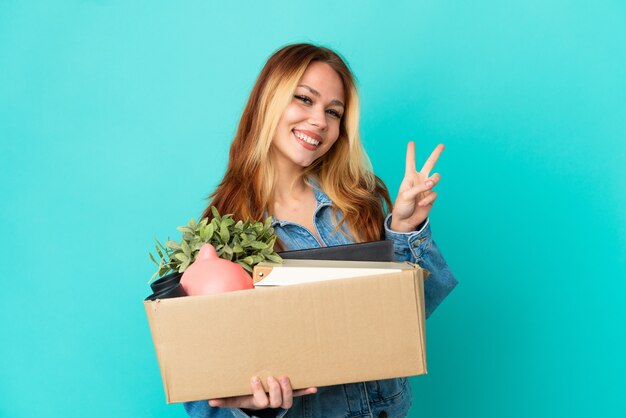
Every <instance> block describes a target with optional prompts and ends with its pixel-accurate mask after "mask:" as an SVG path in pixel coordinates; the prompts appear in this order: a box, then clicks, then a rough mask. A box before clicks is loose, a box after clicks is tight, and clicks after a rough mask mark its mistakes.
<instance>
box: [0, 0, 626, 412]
mask: <svg viewBox="0 0 626 418" xmlns="http://www.w3.org/2000/svg"><path fill="white" fill-rule="evenodd" d="M223 3H230V4H231V5H224V4H223ZM264 3H267V2H219V3H218V2H213V1H177V2H172V1H143V2H139V1H138V2H129V1H105V0H102V1H96V0H93V1H65V2H58V1H57V2H53V1H30V2H26V1H23V2H19V1H12V0H4V1H2V2H0V143H1V147H0V196H2V198H1V200H0V226H1V230H2V236H3V240H2V244H0V245H1V251H2V255H3V262H2V281H1V288H2V291H0V336H1V337H0V338H1V340H2V343H0V416H2V417H12V418H17V417H34V416H37V417H85V416H90V417H111V416H115V417H163V416H171V417H176V416H179V417H180V416H183V415H184V413H183V411H182V407H180V406H179V405H173V406H167V405H165V403H164V395H163V389H162V386H161V381H160V375H159V372H158V366H157V362H156V358H155V355H154V348H153V346H152V340H151V337H150V333H149V330H148V326H147V321H146V318H145V314H144V311H143V306H142V299H143V298H144V297H145V296H146V295H147V293H148V292H147V290H148V287H147V285H146V282H147V280H148V278H149V277H150V275H151V274H152V272H153V266H152V265H151V263H150V262H149V260H148V257H147V251H148V250H149V249H150V248H151V246H152V243H153V238H154V237H159V238H165V237H167V236H168V234H175V227H176V226H178V225H181V224H183V223H185V222H187V220H188V219H189V218H190V217H192V216H198V214H199V213H200V212H201V210H202V209H203V207H204V205H205V200H204V198H205V196H206V195H207V194H208V193H210V192H211V191H212V189H213V188H214V187H215V186H216V184H217V182H218V181H219V180H220V176H221V174H222V173H223V170H224V167H225V163H226V158H227V152H228V146H229V142H230V139H231V138H232V135H233V133H234V131H235V128H236V123H237V120H238V117H239V115H240V112H241V110H242V107H243V104H244V101H245V99H246V97H247V94H248V93H249V90H250V88H251V86H252V84H253V82H254V80H255V77H256V76H257V74H258V72H259V70H260V68H261V66H262V65H263V63H264V61H265V59H266V58H267V57H268V56H269V55H270V54H271V53H272V52H273V51H274V50H275V49H277V48H279V47H280V46H282V45H284V44H286V43H290V42H296V41H312V42H316V43H322V44H325V45H327V46H330V47H333V48H336V49H337V50H338V51H339V52H340V53H342V54H343V56H344V57H345V58H346V59H347V60H348V62H349V64H350V65H351V67H352V68H353V70H354V72H355V73H356V75H357V78H358V80H359V86H360V89H361V94H362V135H363V138H364V141H365V145H366V148H367V150H368V152H369V154H370V156H371V159H372V162H373V165H374V167H375V169H376V171H377V173H378V174H379V175H380V176H381V177H383V179H384V180H385V181H386V182H387V184H388V185H389V187H390V189H391V190H392V194H393V195H394V196H395V191H396V190H397V187H398V185H399V181H400V178H401V175H402V173H403V164H404V150H405V143H406V141H408V140H415V141H417V144H418V145H417V150H418V159H421V160H423V159H425V158H426V157H427V156H428V154H429V152H430V151H431V149H432V148H433V147H434V146H435V145H436V144H437V143H439V142H443V143H445V144H446V146H447V149H446V151H445V152H444V154H443V155H442V157H441V159H440V162H439V164H438V166H437V169H438V171H439V172H440V173H441V175H442V182H441V184H440V186H438V191H439V193H440V197H439V199H438V201H437V204H436V205H435V208H434V210H433V213H432V218H431V219H432V228H433V232H434V236H435V239H436V241H437V243H438V244H439V246H440V248H441V249H442V251H443V252H444V255H445V256H446V258H447V260H448V262H449V264H450V266H451V267H452V269H453V271H454V272H455V274H456V275H457V277H458V279H459V281H460V285H459V287H458V288H457V289H456V290H455V291H454V292H453V294H452V295H451V296H450V297H449V298H448V299H447V300H446V301H445V303H444V304H443V305H442V306H441V307H440V309H439V310H438V311H437V312H436V313H435V314H434V315H433V317H432V318H431V319H430V320H429V321H428V354H429V355H428V361H429V371H430V373H429V374H428V375H427V376H420V377H416V378H412V383H413V388H414V392H415V405H414V407H413V409H412V415H411V416H414V417H454V418H457V417H481V418H484V417H520V418H522V417H530V416H541V417H557V416H558V417H589V416H603V417H613V416H614V417H617V416H622V415H621V414H622V413H623V411H624V410H626V403H625V401H624V400H623V399H624V397H623V392H624V384H623V381H624V375H626V362H625V361H624V357H623V352H624V341H625V340H626V335H625V334H626V326H625V322H626V312H625V309H624V303H623V300H624V295H625V293H626V285H625V281H626V257H625V254H626V239H625V238H624V237H625V236H626V192H625V189H626V187H625V186H624V177H625V175H626V169H625V168H624V167H625V166H626V164H625V161H626V145H625V141H626V122H625V121H626V85H625V79H626V71H625V68H626V48H625V45H626V44H625V40H626V6H625V4H624V2H622V1H617V0H615V1H609V0H598V1H595V2H589V1H558V0H547V1H534V0H531V1H509V2H500V1H493V0H491V1H490V0H478V1H473V2H452V1H421V0H419V1H410V2H409V1H404V2H391V3H392V4H386V5H384V6H383V5H381V4H382V2H380V3H381V4H379V2H362V1H358V2H356V1H355V2H316V4H319V5H316V6H311V5H309V3H310V2H306V3H305V2H294V1H280V2H278V1H274V2H271V3H269V4H264ZM261 4H264V5H261Z"/></svg>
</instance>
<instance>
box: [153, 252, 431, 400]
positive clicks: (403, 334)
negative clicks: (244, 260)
mask: <svg viewBox="0 0 626 418" xmlns="http://www.w3.org/2000/svg"><path fill="white" fill-rule="evenodd" d="M293 262H297V263H296V264H298V263H300V265H301V267H303V268H305V265H306V264H308V265H310V266H318V267H320V266H326V267H328V266H330V267H336V268H342V266H343V267H350V268H359V267H361V268H373V265H375V267H376V268H385V269H391V272H385V273H381V274H374V275H369V276H365V277H353V278H343V279H337V280H326V281H319V282H309V283H302V284H296V285H290V286H277V287H265V288H256V289H252V290H243V291H238V292H230V293H221V294H216V295H206V296H190V297H182V298H175V299H163V300H156V301H145V302H144V306H145V309H146V313H147V316H148V321H149V324H150V329H151V332H152V338H153V341H154V346H155V349H156V354H157V358H158V362H159V366H160V369H161V376H162V379H163V386H164V389H165V396H166V401H167V403H173V402H183V401H192V400H202V399H213V398H220V397H227V396H237V395H244V394H250V393H251V389H250V383H249V381H250V378H251V377H252V376H255V375H256V376H259V377H260V378H261V379H262V381H263V382H266V379H267V377H268V376H269V375H273V376H279V375H287V376H289V377H290V379H291V383H292V386H293V387H294V389H298V388H306V387H312V386H327V385H335V384H342V383H352V382H362V381H368V380H377V379H387V378H392V377H402V376H413V375H419V374H424V373H426V345H425V315H424V288H423V279H424V277H425V276H426V271H425V270H423V269H421V268H420V267H419V266H416V265H412V264H408V263H382V262H378V263H372V262H366V263H362V262H325V261H302V260H285V265H291V266H293V264H292V263H293ZM302 263H304V264H302ZM261 268H262V266H261ZM265 269H266V270H257V271H256V276H257V277H255V279H258V274H259V272H260V271H263V272H264V275H267V267H265ZM266 389H267V387H266Z"/></svg>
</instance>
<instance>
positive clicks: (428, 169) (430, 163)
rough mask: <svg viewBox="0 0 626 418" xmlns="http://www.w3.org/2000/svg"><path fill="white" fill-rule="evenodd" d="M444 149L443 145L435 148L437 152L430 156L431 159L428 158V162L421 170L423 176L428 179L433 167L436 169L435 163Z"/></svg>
mask: <svg viewBox="0 0 626 418" xmlns="http://www.w3.org/2000/svg"><path fill="white" fill-rule="evenodd" d="M444 148H445V147H444V145H443V144H439V145H437V147H435V150H434V151H433V152H432V153H431V154H430V157H428V160H426V162H425V163H424V165H423V166H422V169H421V170H420V173H421V174H423V175H424V176H427V177H428V175H429V174H430V172H431V170H432V169H433V167H435V163H436V162H437V160H438V159H439V156H440V155H441V153H442V152H443V150H444Z"/></svg>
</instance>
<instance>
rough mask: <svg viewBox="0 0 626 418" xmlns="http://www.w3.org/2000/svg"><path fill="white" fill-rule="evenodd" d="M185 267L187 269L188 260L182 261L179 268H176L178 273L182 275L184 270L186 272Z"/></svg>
mask: <svg viewBox="0 0 626 418" xmlns="http://www.w3.org/2000/svg"><path fill="white" fill-rule="evenodd" d="M187 267H189V260H187V261H184V262H183V264H181V265H180V267H179V268H178V272H179V273H184V272H185V270H187Z"/></svg>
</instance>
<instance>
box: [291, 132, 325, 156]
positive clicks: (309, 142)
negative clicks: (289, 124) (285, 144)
mask: <svg viewBox="0 0 626 418" xmlns="http://www.w3.org/2000/svg"><path fill="white" fill-rule="evenodd" d="M292 132H293V135H294V136H295V137H296V140H297V141H298V142H299V143H300V145H302V146H303V147H304V148H306V149H308V150H310V151H315V150H316V149H317V147H318V146H319V144H320V141H317V140H315V139H313V138H311V137H310V136H308V135H306V134H303V133H302V132H300V131H296V130H293V131H292Z"/></svg>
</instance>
